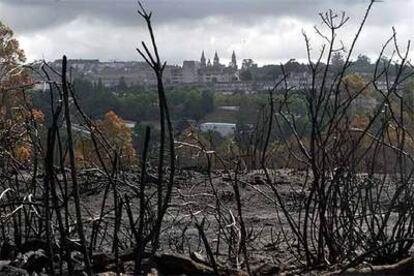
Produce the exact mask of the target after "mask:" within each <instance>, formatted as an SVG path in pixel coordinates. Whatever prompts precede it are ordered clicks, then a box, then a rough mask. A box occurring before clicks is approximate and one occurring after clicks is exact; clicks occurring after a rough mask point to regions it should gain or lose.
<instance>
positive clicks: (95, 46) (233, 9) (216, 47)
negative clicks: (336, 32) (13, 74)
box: [0, 0, 414, 66]
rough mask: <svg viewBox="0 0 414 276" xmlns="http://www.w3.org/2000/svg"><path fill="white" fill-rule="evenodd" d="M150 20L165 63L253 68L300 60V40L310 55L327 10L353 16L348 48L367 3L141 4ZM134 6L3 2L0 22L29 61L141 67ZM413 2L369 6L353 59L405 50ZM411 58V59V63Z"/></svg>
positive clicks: (160, 0)
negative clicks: (386, 48) (390, 46)
mask: <svg viewBox="0 0 414 276" xmlns="http://www.w3.org/2000/svg"><path fill="white" fill-rule="evenodd" d="M143 3H144V5H145V6H146V7H147V8H148V9H149V10H152V11H153V13H154V16H153V22H154V26H155V31H156V39H157V41H158V43H159V47H160V52H161V55H162V58H163V59H165V60H166V61H167V62H168V63H169V64H182V62H183V61H184V60H199V59H200V56H201V51H203V50H204V51H205V55H206V58H207V59H208V58H210V59H211V60H213V58H214V53H215V51H217V52H218V55H219V57H220V61H221V63H222V64H225V65H228V64H229V62H230V61H231V55H232V52H233V50H234V51H236V54H237V58H238V61H239V66H240V65H241V61H242V60H243V59H245V58H252V59H253V60H254V61H255V62H257V63H258V64H259V65H265V64H277V63H280V62H286V61H288V60H289V59H291V58H295V59H297V60H299V61H304V60H305V59H306V52H305V45H304V40H303V36H302V30H304V31H305V32H306V33H307V34H308V35H309V36H310V37H311V43H312V45H313V50H314V51H315V54H317V51H318V50H319V47H320V39H319V38H318V36H317V34H316V33H315V31H314V30H313V26H314V25H316V26H318V27H320V26H321V20H320V18H319V16H318V12H321V11H326V10H327V9H329V8H331V9H334V10H335V11H338V12H340V11H342V10H343V11H345V12H347V14H348V15H349V16H350V17H351V18H350V21H349V23H348V24H347V25H346V27H345V28H344V29H343V30H342V31H341V33H340V35H341V38H342V39H343V41H344V43H345V45H346V46H347V45H348V43H349V41H350V40H351V39H352V37H353V35H354V33H355V31H356V29H357V25H358V24H359V22H360V21H361V19H362V16H363V14H364V12H365V9H366V7H367V5H368V3H369V1H368V0H366V1H365V0H353V1H345V0H339V1H333V0H310V1H309V0H307V1H305V0H273V1H270V0H258V1H248V0H239V1H235V0H210V1H207V0H175V1H165V0H151V1H143ZM136 10H137V7H136V1H135V0H117V1H110V0H99V1H97V0H83V1H80V0H59V1H57V0H30V1H29V0H2V1H1V2H0V20H1V21H2V22H3V23H5V24H6V25H9V26H10V27H11V28H12V29H13V30H14V31H15V35H16V36H17V38H18V39H19V41H20V44H21V47H22V48H23V49H24V50H25V52H26V55H27V57H28V59H29V60H35V59H43V58H44V59H47V60H55V59H59V58H61V56H62V55H63V54H66V55H67V56H68V57H69V58H71V59H99V60H101V61H112V60H116V61H137V60H140V59H139V57H138V55H137V53H136V51H135V48H136V47H137V46H138V45H139V43H140V41H141V40H148V36H147V32H146V30H145V25H144V22H143V21H142V20H141V19H140V18H139V17H138V15H137V13H136ZM413 10H414V0H392V1H391V0H386V1H384V2H378V3H376V4H375V5H374V8H373V10H372V13H371V15H370V18H369V19H368V21H367V25H366V28H365V29H364V31H363V32H362V34H361V38H360V41H359V43H358V44H357V46H356V49H355V50H356V51H355V54H356V55H357V54H360V53H362V54H366V55H368V56H369V57H370V58H372V59H374V58H375V56H376V54H377V53H378V52H379V51H380V49H381V45H382V44H384V42H385V41H386V40H387V38H388V37H389V36H390V35H391V34H392V30H391V27H392V26H394V27H395V28H396V30H397V32H398V41H399V43H400V44H401V46H402V47H404V48H405V45H406V42H407V40H409V39H413V38H414V33H413V31H412V26H413V25H414V24H413V23H414V20H413V17H412V15H411V13H412V11H413ZM413 56H414V55H413V53H411V55H410V58H411V59H412V58H413Z"/></svg>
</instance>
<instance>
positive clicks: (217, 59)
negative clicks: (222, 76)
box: [213, 51, 220, 66]
mask: <svg viewBox="0 0 414 276" xmlns="http://www.w3.org/2000/svg"><path fill="white" fill-rule="evenodd" d="M219 65H220V59H219V57H218V54H217V51H216V53H215V54H214V61H213V66H219Z"/></svg>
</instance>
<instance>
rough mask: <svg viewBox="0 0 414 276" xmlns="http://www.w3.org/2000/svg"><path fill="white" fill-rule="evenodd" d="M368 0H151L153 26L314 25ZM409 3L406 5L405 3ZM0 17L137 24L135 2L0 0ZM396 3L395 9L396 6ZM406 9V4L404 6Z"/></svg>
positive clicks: (19, 27)
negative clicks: (219, 21)
mask: <svg viewBox="0 0 414 276" xmlns="http://www.w3.org/2000/svg"><path fill="white" fill-rule="evenodd" d="M368 2H369V1H367V0H337V1H334V0H151V1H144V4H145V6H146V7H148V9H150V10H153V11H154V18H155V21H156V22H157V23H158V24H168V23H171V22H175V21H193V20H199V19H203V18H205V17H208V16H225V17H228V18H230V19H231V20H232V21H234V22H235V23H237V24H252V23H254V22H257V21H260V18H261V17H263V16H276V17H279V16H293V17H297V18H300V19H302V20H309V21H313V22H315V21H316V22H315V23H317V20H318V18H317V13H318V12H320V11H324V10H327V9H329V8H335V10H346V11H348V12H349V13H350V15H351V16H352V17H356V16H359V15H361V13H362V12H363V10H364V8H365V6H367V3H368ZM410 2H411V4H410ZM0 3H2V4H0V7H1V10H0V19H1V20H4V21H5V22H6V23H7V24H9V25H11V26H12V27H13V28H14V29H15V30H16V31H17V32H21V33H23V32H31V31H37V30H39V29H44V28H51V27H56V26H59V25H62V24H66V23H67V22H70V21H72V20H75V19H76V18H79V17H86V18H97V19H100V20H104V21H107V22H110V23H111V24H114V25H118V26H134V25H137V24H139V21H138V16H137V13H136V10H137V3H136V1H135V0H2V1H1V2H0ZM412 3H413V1H412V0H392V1H391V0H388V1H386V2H384V3H377V4H376V7H375V10H374V13H375V14H376V16H375V17H373V19H372V20H371V21H370V22H371V23H372V24H377V25H383V24H388V25H390V24H391V25H392V24H394V22H397V21H399V20H404V19H408V18H411V15H410V9H409V7H410V6H411V7H412ZM398 7H400V8H398ZM404 7H406V8H404Z"/></svg>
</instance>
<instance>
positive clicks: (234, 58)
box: [230, 50, 237, 69]
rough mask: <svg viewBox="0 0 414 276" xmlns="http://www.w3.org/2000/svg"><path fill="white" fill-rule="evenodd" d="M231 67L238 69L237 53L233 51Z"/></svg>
mask: <svg viewBox="0 0 414 276" xmlns="http://www.w3.org/2000/svg"><path fill="white" fill-rule="evenodd" d="M230 67H232V68H234V69H237V58H236V52H235V51H234V50H233V54H232V55H231V62H230Z"/></svg>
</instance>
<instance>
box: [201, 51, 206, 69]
mask: <svg viewBox="0 0 414 276" xmlns="http://www.w3.org/2000/svg"><path fill="white" fill-rule="evenodd" d="M200 62H201V66H202V67H206V65H207V64H206V56H205V55H204V50H203V52H202V53H201V59H200Z"/></svg>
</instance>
